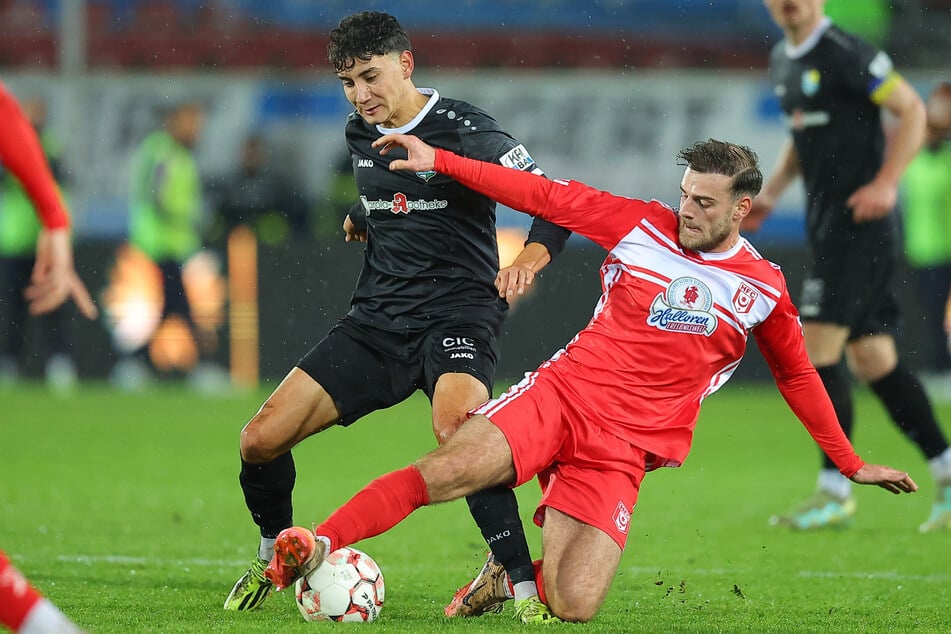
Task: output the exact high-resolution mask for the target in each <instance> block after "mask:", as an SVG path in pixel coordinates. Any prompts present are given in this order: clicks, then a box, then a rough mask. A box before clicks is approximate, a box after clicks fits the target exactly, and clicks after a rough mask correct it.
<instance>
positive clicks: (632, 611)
mask: <svg viewBox="0 0 951 634" xmlns="http://www.w3.org/2000/svg"><path fill="white" fill-rule="evenodd" d="M264 394H265V393H264V392H262V393H258V394H252V395H246V396H241V397H234V398H227V399H224V398H208V397H199V396H194V395H190V394H188V393H186V392H184V391H180V390H178V389H175V388H168V387H165V388H162V389H161V391H158V392H155V393H151V394H146V395H141V396H130V395H121V394H116V393H114V392H112V391H110V390H108V389H107V388H106V387H103V386H84V387H83V388H82V390H81V392H80V393H78V394H76V395H75V396H72V397H61V398H55V397H51V396H50V395H48V394H47V393H46V392H45V391H44V390H43V389H41V388H18V389H17V390H16V391H6V392H0V547H2V548H3V549H5V550H6V551H7V552H8V553H9V554H10V555H11V557H12V558H13V560H14V561H15V562H16V563H17V564H18V565H19V567H20V568H21V569H22V570H23V571H24V572H25V573H26V574H27V575H28V576H29V577H30V578H31V579H32V580H33V581H34V582H35V583H36V584H37V585H38V586H39V587H40V588H41V589H42V590H43V591H45V592H46V593H47V594H48V595H49V596H50V597H51V598H52V599H53V600H54V601H55V602H56V603H58V604H59V605H60V606H61V607H62V608H63V609H64V610H65V611H66V612H67V613H69V614H70V615H71V616H72V617H73V618H74V619H75V620H76V621H78V622H79V623H80V624H81V625H83V626H84V627H87V628H88V629H89V630H90V631H91V632H274V631H281V632H305V631H312V630H314V629H315V628H316V629H323V630H324V631H327V630H328V629H329V628H331V627H337V628H340V627H344V628H345V629H346V627H347V626H342V625H333V624H315V623H305V622H303V621H302V620H301V618H300V616H299V614H298V612H297V609H296V608H295V606H294V604H293V596H292V594H291V593H290V592H284V593H281V594H279V595H276V596H273V597H272V598H271V599H269V600H268V602H267V603H265V604H264V606H263V607H262V608H261V609H260V610H257V611H255V612H252V613H244V614H236V613H228V612H224V611H223V610H222V609H221V603H222V601H223V600H224V598H225V596H226V595H227V593H228V591H229V590H230V588H231V584H232V583H233V582H234V581H235V579H236V578H237V577H238V576H239V575H240V574H241V573H242V572H243V570H244V568H245V567H246V565H247V563H248V561H249V560H250V557H251V556H252V554H253V552H254V549H255V547H256V543H257V537H256V529H255V527H254V526H253V525H252V523H251V521H250V518H249V517H248V515H247V511H246V509H245V507H244V501H243V498H242V495H241V491H240V488H239V486H238V432H239V430H240V429H241V426H242V425H243V424H244V422H245V421H246V420H247V418H248V417H249V416H250V415H251V414H252V413H253V412H254V411H255V410H256V408H257V407H258V405H259V404H260V402H261V400H262V398H263V396H264ZM857 396H858V401H857V406H856V408H857V409H856V411H857V421H858V423H857V432H856V444H857V447H858V448H859V451H860V452H861V453H862V454H863V455H864V456H865V457H866V459H868V460H870V461H877V462H888V463H893V464H894V465H895V466H900V467H903V468H907V469H908V470H910V471H911V472H912V474H913V476H915V477H916V478H917V480H918V482H919V484H921V486H922V491H921V492H920V493H919V494H917V495H913V496H909V495H906V496H902V497H897V496H892V495H890V494H888V493H886V492H884V491H881V490H877V489H871V488H864V487H863V488H861V489H859V490H858V491H857V493H856V495H857V499H858V504H859V511H858V515H857V518H856V520H855V523H854V526H853V527H852V528H850V529H848V530H841V531H830V532H820V533H807V534H799V533H791V532H788V531H787V530H783V529H777V528H770V527H769V526H768V525H767V518H768V516H769V515H770V514H773V513H776V512H779V511H783V510H785V509H786V508H787V507H789V506H790V505H792V504H794V503H796V502H798V501H799V500H800V499H801V498H802V497H804V496H805V495H807V494H808V493H810V492H811V490H812V486H813V484H814V480H815V472H816V465H817V451H816V450H815V449H814V447H813V445H811V439H809V437H808V436H807V434H806V433H805V431H804V430H803V428H802V427H801V426H800V425H799V423H798V422H797V421H796V420H795V419H794V418H793V416H792V415H791V414H790V413H789V411H788V410H787V409H786V407H785V405H784V403H783V402H782V400H781V398H780V397H779V395H778V394H777V392H776V390H775V388H773V387H772V386H762V387H751V386H742V385H729V386H727V387H726V388H724V390H723V391H722V392H721V393H719V394H717V395H714V396H713V397H711V398H710V399H709V400H708V401H707V403H706V405H705V409H704V412H703V415H702V416H701V419H700V423H699V426H698V431H697V435H696V441H695V444H694V451H693V453H692V455H691V456H690V458H689V459H688V460H687V463H686V465H685V466H684V467H682V468H681V469H664V470H662V471H660V472H657V473H653V474H649V475H648V476H647V478H646V480H645V483H644V487H643V490H642V492H641V498H640V501H639V504H638V508H637V509H636V511H635V514H634V520H633V523H632V527H631V537H630V541H629V544H628V549H627V552H626V553H625V555H624V558H623V560H622V562H621V567H620V570H619V573H618V577H617V579H616V581H615V584H614V587H613V589H612V590H611V593H610V595H609V597H608V599H607V601H606V603H605V605H604V607H603V609H602V611H601V613H600V614H599V615H598V616H597V618H596V619H595V620H594V621H593V622H592V623H590V624H588V625H586V626H556V627H559V628H561V629H565V628H570V629H572V630H575V631H581V629H580V628H584V629H583V631H590V632H621V631H624V632H734V631H749V632H799V631H805V632H830V631H840V632H859V631H864V632H886V631H895V632H900V631H916V632H947V631H951V607H949V606H951V554H949V553H951V534H938V535H919V534H918V533H917V526H918V524H919V523H920V522H921V521H922V520H923V519H924V518H925V517H926V516H927V514H928V510H929V507H930V504H931V501H932V496H933V494H934V489H933V486H932V483H931V480H930V477H929V475H928V472H927V467H926V464H925V462H924V460H923V458H922V457H921V456H920V455H919V454H918V453H917V451H916V450H915V449H914V447H913V446H912V445H910V444H909V443H908V442H906V441H905V440H903V439H902V438H901V437H900V436H899V435H898V433H897V432H896V431H895V430H894V429H893V428H892V426H891V425H890V424H889V423H888V422H887V420H886V418H885V416H884V414H883V413H882V410H881V409H880V407H879V406H878V404H877V402H876V401H874V400H873V399H871V398H870V397H869V395H868V394H867V393H865V392H861V391H860V392H858V393H857ZM941 414H942V417H943V419H944V420H945V421H947V422H946V424H945V428H946V429H947V430H949V431H951V408H948V407H943V408H941ZM635 415H636V414H635ZM432 445H433V441H432V437H431V433H430V431H429V410H428V405H427V403H426V400H425V398H423V397H422V396H418V397H414V398H413V399H411V400H410V401H408V402H406V403H404V404H402V405H400V406H397V407H395V408H392V409H391V410H388V411H385V412H380V413H377V414H375V415H373V416H371V417H369V418H367V419H365V420H364V421H362V422H361V423H358V424H357V425H355V426H354V427H352V428H351V429H349V430H343V429H332V430H330V431H329V432H327V433H325V434H322V435H321V436H320V437H318V438H313V439H310V440H309V441H307V442H305V443H304V444H303V446H302V447H301V448H299V449H298V450H297V451H296V452H295V455H296V461H297V470H298V484H297V489H296V492H295V505H296V521H297V522H298V523H300V524H303V525H310V524H311V523H312V522H313V521H316V520H320V519H323V517H324V516H325V515H326V514H327V513H329V512H330V511H331V510H333V509H334V508H335V507H336V506H337V505H339V504H340V503H342V502H343V501H345V500H346V499H347V498H348V497H349V496H350V495H351V494H352V493H353V492H354V491H356V489H357V488H358V487H359V486H361V485H362V484H364V483H365V482H366V481H368V480H369V479H371V478H372V477H375V476H376V475H378V474H381V473H383V472H385V471H388V470H391V469H394V468H398V467H402V466H404V465H405V464H407V463H408V462H410V461H411V460H412V459H413V458H414V457H415V456H417V455H418V454H419V453H420V452H422V451H423V450H424V449H428V448H430V447H431V446H432ZM519 497H520V500H521V504H522V514H523V518H525V519H527V518H528V517H530V515H531V512H532V509H533V505H534V503H535V502H536V501H537V498H538V492H537V487H535V485H533V484H530V485H527V486H525V487H522V489H521V490H520V492H519ZM527 531H528V533H529V536H530V541H531V544H532V548H533V550H534V552H535V554H536V555H537V554H538V548H539V543H540V542H539V531H538V530H537V529H536V528H535V527H534V526H529V527H528V528H527ZM358 547H359V548H361V549H363V550H365V551H367V552H368V553H370V554H371V555H372V556H373V557H374V558H375V559H376V560H377V562H379V563H380V565H381V567H382V568H383V571H384V574H385V576H386V605H385V607H384V609H383V612H382V616H381V618H380V620H379V621H377V623H376V624H374V625H370V626H367V627H371V628H375V629H376V630H378V631H387V632H406V633H416V632H429V631H442V630H446V629H457V630H464V631H472V632H488V631H509V630H511V629H513V628H514V627H516V624H515V623H514V622H513V621H512V620H511V618H510V615H511V607H510V606H509V607H507V609H506V611H505V612H504V613H503V614H502V615H499V616H496V615H489V616H486V617H482V618H480V619H472V620H468V621H450V620H448V619H445V618H444V617H443V616H442V607H443V605H444V604H445V603H446V602H447V601H448V599H449V598H450V597H451V596H452V592H453V591H454V590H455V588H456V587H457V586H458V585H460V584H461V583H462V582H463V581H464V580H465V579H466V577H467V576H469V575H471V574H472V573H473V572H474V571H475V570H476V569H478V567H479V566H480V565H481V562H482V557H483V555H482V552H483V546H482V545H481V543H480V537H479V535H478V531H477V530H476V529H475V527H474V524H473V522H472V520H471V518H470V517H469V515H468V511H467V509H466V508H465V505H464V504H463V503H461V502H457V503H452V504H448V505H443V506H440V507H436V508H428V509H422V510H420V511H418V512H417V513H415V514H414V515H413V516H411V517H410V518H409V519H408V520H407V521H405V522H404V523H403V524H402V525H400V526H398V527H397V528H396V529H394V530H393V531H391V532H390V533H388V534H386V535H383V536H380V537H377V538H375V539H372V540H368V541H366V542H362V543H360V544H358ZM591 565H593V566H596V565H598V562H596V561H592V562H591ZM350 627H360V626H350ZM520 629H526V628H520Z"/></svg>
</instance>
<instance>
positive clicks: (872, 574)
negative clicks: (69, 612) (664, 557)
mask: <svg viewBox="0 0 951 634" xmlns="http://www.w3.org/2000/svg"><path fill="white" fill-rule="evenodd" d="M16 559H29V557H28V556H16ZM56 560H57V561H60V562H64V563H79V564H95V563H104V564H119V565H124V566H155V567H163V566H194V567H196V568H240V567H242V566H245V565H247V559H203V558H196V559H168V558H158V557H133V556H129V555H59V556H58V557H56ZM623 570H624V571H625V572H627V573H629V574H650V575H654V576H665V575H667V576H669V575H671V574H672V573H671V571H670V570H667V569H664V568H661V569H660V570H658V569H657V568H656V567H648V566H628V567H625V568H623ZM762 573H763V571H761V570H752V569H750V568H691V569H690V570H689V572H688V573H687V574H688V575H693V576H703V577H712V576H716V577H729V576H736V575H753V574H762ZM795 574H796V576H797V577H803V578H806V579H810V578H830V579H835V578H849V579H884V580H887V581H921V582H925V583H948V582H949V581H951V574H948V573H933V574H927V575H917V574H907V573H901V572H896V571H894V570H866V571H856V570H851V571H842V572H836V571H833V570H799V571H798V572H796V573H795Z"/></svg>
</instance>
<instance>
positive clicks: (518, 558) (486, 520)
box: [466, 486, 535, 584]
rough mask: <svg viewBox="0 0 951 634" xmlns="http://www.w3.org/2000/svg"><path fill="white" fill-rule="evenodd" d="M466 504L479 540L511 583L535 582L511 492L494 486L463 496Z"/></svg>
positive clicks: (530, 556) (515, 503)
mask: <svg viewBox="0 0 951 634" xmlns="http://www.w3.org/2000/svg"><path fill="white" fill-rule="evenodd" d="M466 501H467V502H468V503H469V512H470V513H472V517H473V519H475V521H476V524H478V525H479V530H480V531H482V537H484V538H485V541H486V543H487V544H488V545H489V548H490V549H492V554H493V555H495V559H496V560H497V561H498V562H499V563H500V564H502V566H503V567H504V568H505V571H506V572H507V573H508V575H509V579H511V580H512V583H513V584H516V583H521V582H522V581H535V568H534V566H533V565H532V555H531V553H530V552H529V550H528V542H527V541H525V529H524V528H523V527H522V520H521V518H519V516H518V502H517V501H516V499H515V491H513V490H512V489H510V488H508V487H506V486H497V487H493V488H491V489H485V490H484V491H479V492H478V493H473V494H472V495H469V496H467V497H466Z"/></svg>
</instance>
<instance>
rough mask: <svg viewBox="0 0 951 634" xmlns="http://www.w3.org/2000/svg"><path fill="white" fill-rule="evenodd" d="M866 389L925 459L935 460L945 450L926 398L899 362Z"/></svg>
mask: <svg viewBox="0 0 951 634" xmlns="http://www.w3.org/2000/svg"><path fill="white" fill-rule="evenodd" d="M869 387H871V388H872V390H873V391H874V392H875V394H876V395H878V398H879V399H881V401H882V404H883V405H885V409H887V410H888V414H889V415H890V416H891V417H892V420H893V421H895V424H896V425H898V427H899V429H901V431H902V433H904V434H905V436H907V437H908V439H909V440H911V441H912V442H914V443H915V444H916V445H918V447H919V448H920V449H921V452H922V453H923V454H925V457H926V458H928V459H929V460H930V459H932V458H935V457H937V456H938V455H940V454H941V452H943V451H944V450H945V449H947V448H948V441H947V439H946V438H945V437H944V434H943V433H942V432H941V428H940V427H939V426H938V421H937V420H936V419H935V416H934V410H932V408H931V403H930V402H929V401H928V396H927V395H926V394H925V391H924V389H922V387H921V383H919V382H918V379H916V378H915V375H914V374H912V373H911V371H910V370H908V368H906V367H905V366H903V365H902V364H900V363H899V364H898V365H897V366H895V369H894V370H892V372H891V374H889V375H887V376H884V377H882V378H880V379H879V380H877V381H875V382H874V383H872V384H871V385H870V386H869Z"/></svg>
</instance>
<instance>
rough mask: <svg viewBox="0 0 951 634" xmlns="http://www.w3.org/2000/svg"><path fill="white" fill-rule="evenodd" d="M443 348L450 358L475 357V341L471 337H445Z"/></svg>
mask: <svg viewBox="0 0 951 634" xmlns="http://www.w3.org/2000/svg"><path fill="white" fill-rule="evenodd" d="M442 350H443V352H445V353H446V354H447V355H449V358H450V359H475V356H476V347H475V341H473V340H472V339H470V338H469V337H443V340H442Z"/></svg>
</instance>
